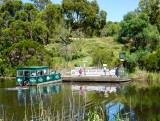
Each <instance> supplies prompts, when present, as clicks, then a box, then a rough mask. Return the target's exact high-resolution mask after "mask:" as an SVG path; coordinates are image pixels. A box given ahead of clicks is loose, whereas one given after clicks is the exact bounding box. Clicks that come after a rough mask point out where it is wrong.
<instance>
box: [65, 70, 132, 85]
mask: <svg viewBox="0 0 160 121" xmlns="http://www.w3.org/2000/svg"><path fill="white" fill-rule="evenodd" d="M62 81H63V82H108V83H109V82H110V83H121V82H129V81H131V79H130V78H128V73H127V71H126V70H125V69H119V76H118V77H117V76H116V75H115V69H105V70H104V69H92V68H91V69H90V68H83V69H82V73H81V74H80V73H79V69H78V68H75V69H72V70H71V75H70V76H64V77H62Z"/></svg>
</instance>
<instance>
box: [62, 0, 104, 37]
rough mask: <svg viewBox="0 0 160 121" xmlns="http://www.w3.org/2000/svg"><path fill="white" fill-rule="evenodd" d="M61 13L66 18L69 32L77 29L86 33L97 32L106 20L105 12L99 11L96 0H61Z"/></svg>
mask: <svg viewBox="0 0 160 121" xmlns="http://www.w3.org/2000/svg"><path fill="white" fill-rule="evenodd" d="M62 8H63V13H64V16H65V18H66V27H67V28H68V30H69V31H70V32H72V31H75V30H77V29H79V30H80V31H82V32H83V33H85V34H86V35H89V36H92V35H96V34H99V30H100V29H102V28H103V27H104V25H105V23H106V22H105V21H106V15H107V14H106V12H105V11H99V6H98V4H97V1H96V0H93V1H91V2H89V1H87V0H80V1H79V0H63V1H62Z"/></svg>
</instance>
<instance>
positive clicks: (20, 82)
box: [16, 66, 61, 86]
mask: <svg viewBox="0 0 160 121" xmlns="http://www.w3.org/2000/svg"><path fill="white" fill-rule="evenodd" d="M55 80H61V74H60V73H56V72H54V73H51V71H50V68H49V67H48V66H30V67H23V68H17V71H16V85H17V86H25V85H38V84H40V83H47V82H51V81H55Z"/></svg>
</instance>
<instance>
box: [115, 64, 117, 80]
mask: <svg viewBox="0 0 160 121" xmlns="http://www.w3.org/2000/svg"><path fill="white" fill-rule="evenodd" d="M115 75H116V77H118V66H117V67H116V70H115Z"/></svg>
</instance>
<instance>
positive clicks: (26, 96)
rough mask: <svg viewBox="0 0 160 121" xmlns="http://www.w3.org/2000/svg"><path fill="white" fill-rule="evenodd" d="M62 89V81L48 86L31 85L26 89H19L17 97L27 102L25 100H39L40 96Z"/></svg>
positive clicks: (22, 101) (19, 100)
mask: <svg viewBox="0 0 160 121" xmlns="http://www.w3.org/2000/svg"><path fill="white" fill-rule="evenodd" d="M60 90H61V83H60V84H56V85H47V86H38V87H37V86H31V87H29V88H28V90H26V89H23V88H22V89H18V90H17V99H18V102H20V103H25V101H26V100H27V101H33V102H39V97H38V96H42V97H43V98H44V97H45V95H49V94H52V95H53V94H55V93H58V92H59V91H60Z"/></svg>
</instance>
